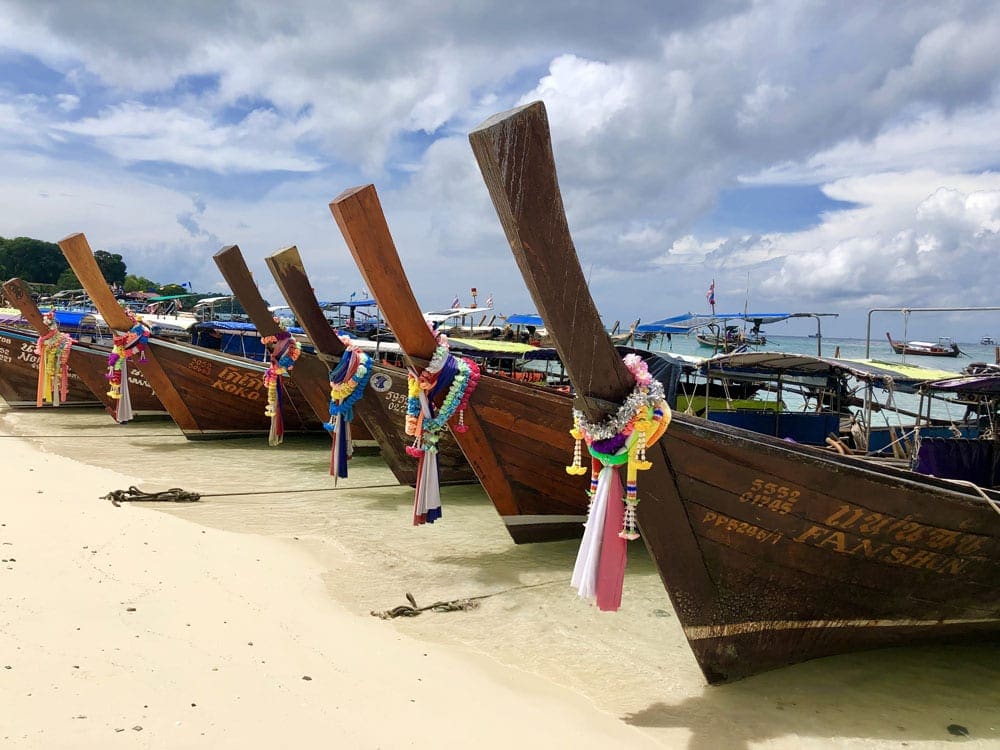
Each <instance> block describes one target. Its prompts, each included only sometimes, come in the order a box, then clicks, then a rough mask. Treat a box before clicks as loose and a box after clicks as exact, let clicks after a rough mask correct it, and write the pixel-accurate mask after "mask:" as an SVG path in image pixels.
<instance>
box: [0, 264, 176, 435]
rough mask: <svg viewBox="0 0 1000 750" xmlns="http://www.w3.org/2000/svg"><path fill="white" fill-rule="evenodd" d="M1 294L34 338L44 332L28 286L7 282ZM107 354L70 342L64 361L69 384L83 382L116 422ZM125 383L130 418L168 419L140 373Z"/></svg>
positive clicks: (100, 350) (42, 318)
mask: <svg viewBox="0 0 1000 750" xmlns="http://www.w3.org/2000/svg"><path fill="white" fill-rule="evenodd" d="M3 290H4V294H5V296H6V297H7V299H9V300H10V301H11V303H12V304H13V305H15V306H16V307H17V309H18V310H19V311H20V313H21V316H22V317H23V318H24V319H25V320H26V321H27V322H28V323H29V324H30V325H31V326H32V327H33V328H34V329H35V332H36V333H37V334H40V335H41V334H44V333H46V332H47V331H48V324H47V323H46V321H45V319H44V316H43V313H42V312H41V311H40V310H39V309H38V307H37V306H36V305H35V302H34V300H33V299H32V298H31V293H30V290H29V289H28V286H27V285H26V284H25V283H24V282H23V281H22V280H21V279H11V280H10V281H7V282H5V283H4V285H3ZM53 315H54V313H53ZM109 354H110V350H109V349H108V348H104V347H99V346H96V345H94V344H87V343H81V342H79V341H74V342H73V345H72V347H71V349H70V352H69V361H68V364H69V370H70V381H71V383H72V381H73V379H74V376H75V377H76V378H78V379H79V380H81V381H83V383H84V384H85V385H86V387H87V388H88V389H89V390H90V392H91V394H92V395H93V396H94V397H96V398H97V400H98V401H100V402H101V403H102V404H103V405H104V408H105V409H106V410H107V412H108V414H110V415H111V417H112V418H113V419H117V412H118V406H119V404H118V401H117V400H116V399H113V398H112V397H111V395H110V392H109V384H108V379H107V371H108V355H109ZM128 379H129V385H130V391H131V401H132V403H131V411H132V414H131V418H135V417H166V416H168V414H167V412H166V410H165V409H164V408H163V404H162V403H161V402H160V399H159V398H157V397H156V394H155V393H153V389H152V388H151V387H150V385H149V382H148V381H147V380H146V378H145V377H143V375H142V373H141V372H139V371H138V370H132V371H131V372H129V373H128ZM71 391H72V386H71ZM71 403H72V402H71Z"/></svg>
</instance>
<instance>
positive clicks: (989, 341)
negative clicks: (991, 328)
mask: <svg viewBox="0 0 1000 750" xmlns="http://www.w3.org/2000/svg"><path fill="white" fill-rule="evenodd" d="M979 344H980V346H996V344H997V340H996V339H995V338H993V337H992V336H983V337H982V338H981V339H979Z"/></svg>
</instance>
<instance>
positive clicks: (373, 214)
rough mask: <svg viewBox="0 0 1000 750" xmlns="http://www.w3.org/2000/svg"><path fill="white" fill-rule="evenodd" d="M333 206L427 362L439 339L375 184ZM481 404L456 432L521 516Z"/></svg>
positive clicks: (389, 316) (392, 315) (407, 339)
mask: <svg viewBox="0 0 1000 750" xmlns="http://www.w3.org/2000/svg"><path fill="white" fill-rule="evenodd" d="M330 211H331V212H332V213H333V218H334V219H335V220H336V221H337V226H339V227H340V231H341V233H342V234H343V235H344V240H345V241H346V243H347V247H348V248H349V249H350V251H351V255H353V256H354V260H355V262H356V263H357V265H358V269H360V271H361V275H362V276H363V277H364V279H365V282H366V283H367V284H368V288H369V289H370V290H371V293H372V294H373V295H374V296H375V299H376V300H378V305H379V309H380V310H381V311H382V314H383V315H384V316H385V319H386V321H387V322H388V323H389V327H390V328H391V329H392V332H393V333H394V334H395V336H396V340H397V341H398V342H399V345H400V347H401V348H402V349H403V351H404V352H405V353H406V355H407V358H408V359H409V360H410V361H411V362H412V363H413V364H414V365H416V366H418V367H420V366H421V364H422V363H418V362H415V361H414V360H424V361H426V360H429V359H430V358H431V356H432V355H433V354H434V349H435V348H436V347H437V341H436V340H435V338H434V334H433V333H431V329H430V328H429V327H428V326H427V321H425V320H424V317H423V315H422V314H421V312H420V306H419V305H418V304H417V300H416V297H414V295H413V289H412V288H411V287H410V283H409V281H408V280H407V278H406V274H405V272H404V271H403V266H402V263H401V262H400V260H399V253H398V252H397V251H396V245H395V243H394V242H393V241H392V235H391V234H390V233H389V226H388V224H387V223H386V220H385V214H383V212H382V205H381V203H380V202H379V199H378V193H377V192H376V191H375V186H374V185H365V186H363V187H356V188H351V189H349V190H345V191H344V192H343V193H341V194H340V195H338V196H337V197H336V198H334V200H333V201H332V202H331V203H330ZM475 404H476V399H475V398H473V399H472V401H471V403H470V405H469V408H468V409H467V410H466V412H465V426H466V427H467V428H468V430H467V431H465V432H454V433H453V435H454V437H455V440H456V441H457V442H458V444H459V446H460V447H461V448H462V452H463V453H464V454H465V457H466V459H468V461H469V464H470V465H471V466H472V469H473V471H475V472H476V476H477V477H479V481H480V482H481V483H482V485H483V489H485V490H486V494H488V495H489V496H490V500H492V501H493V504H494V505H495V506H496V508H497V511H499V513H500V514H501V515H515V514H517V512H518V506H517V502H516V500H515V498H514V493H513V489H512V487H511V484H510V482H509V481H508V479H507V477H506V476H505V472H504V469H503V467H502V466H501V465H500V463H499V462H498V461H497V457H496V454H495V453H494V451H493V448H492V447H491V446H490V443H489V440H488V438H487V436H486V433H485V431H484V429H483V426H482V424H480V421H479V416H478V414H477V410H476V405H475Z"/></svg>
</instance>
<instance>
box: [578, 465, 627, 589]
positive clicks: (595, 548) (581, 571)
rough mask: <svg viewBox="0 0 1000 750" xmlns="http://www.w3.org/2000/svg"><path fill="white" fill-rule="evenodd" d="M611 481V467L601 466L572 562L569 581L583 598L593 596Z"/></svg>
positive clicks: (612, 473) (612, 474)
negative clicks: (578, 549)
mask: <svg viewBox="0 0 1000 750" xmlns="http://www.w3.org/2000/svg"><path fill="white" fill-rule="evenodd" d="M612 481H617V480H616V478H615V473H614V468H612V467H610V466H605V467H604V468H603V469H601V473H600V474H598V475H597V490H596V491H595V492H594V497H593V498H592V499H591V502H590V512H589V513H588V514H587V523H586V524H585V525H584V532H583V539H582V540H581V541H580V551H579V552H577V554H576V565H574V566H573V578H572V579H571V580H570V583H571V584H572V585H573V588H575V589H576V591H577V593H578V594H579V595H580V596H581V597H583V598H584V599H595V598H597V566H598V564H599V563H600V562H601V539H602V537H603V536H604V517H605V515H606V513H607V508H608V497H609V496H610V494H611V482H612Z"/></svg>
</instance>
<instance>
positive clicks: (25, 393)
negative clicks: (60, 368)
mask: <svg viewBox="0 0 1000 750" xmlns="http://www.w3.org/2000/svg"><path fill="white" fill-rule="evenodd" d="M37 343H38V334H36V333H32V332H31V331H28V330H22V329H20V328H15V327H12V326H0V398H3V400H4V401H6V402H7V405H8V406H10V407H11V408H13V409H34V408H35V407H36V406H37V393H38V355H37V354H35V346H36V345H37ZM74 348H75V347H74ZM106 359H107V357H105V360H106ZM62 405H63V406H74V407H76V406H100V405H101V402H100V401H99V400H98V399H97V397H96V396H95V395H94V393H93V391H91V390H90V388H89V387H88V385H87V383H86V382H84V380H83V379H82V378H81V377H80V375H79V374H78V373H77V372H75V371H74V370H72V369H71V370H70V373H69V390H68V392H67V394H66V400H65V401H63V402H62Z"/></svg>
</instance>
